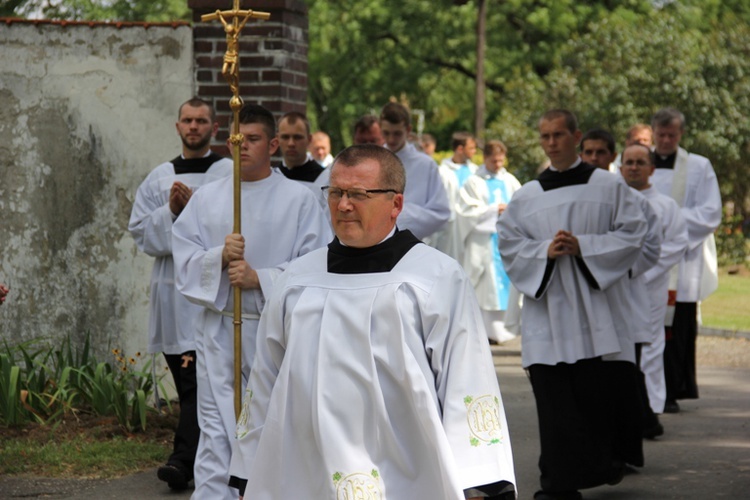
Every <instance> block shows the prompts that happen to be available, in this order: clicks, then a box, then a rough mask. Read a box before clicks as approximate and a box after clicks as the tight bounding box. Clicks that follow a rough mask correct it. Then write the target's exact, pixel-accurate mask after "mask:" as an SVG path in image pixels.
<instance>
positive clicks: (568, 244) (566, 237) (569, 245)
mask: <svg viewBox="0 0 750 500" xmlns="http://www.w3.org/2000/svg"><path fill="white" fill-rule="evenodd" d="M580 254H581V248H580V247H579V246H578V238H576V237H575V236H573V233H571V232H570V231H563V230H562V229H561V230H560V231H558V232H557V234H555V237H554V238H553V239H552V243H550V245H549V248H548V249H547V256H548V257H549V258H550V259H556V258H557V257H560V256H561V255H574V256H575V255H580Z"/></svg>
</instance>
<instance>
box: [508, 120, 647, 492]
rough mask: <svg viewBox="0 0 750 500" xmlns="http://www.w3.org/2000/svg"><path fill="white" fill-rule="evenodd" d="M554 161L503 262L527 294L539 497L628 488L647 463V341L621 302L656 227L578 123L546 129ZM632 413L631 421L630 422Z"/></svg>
mask: <svg viewBox="0 0 750 500" xmlns="http://www.w3.org/2000/svg"><path fill="white" fill-rule="evenodd" d="M539 132H540V143H541V146H542V148H543V149H544V151H545V153H546V154H547V156H548V157H549V159H550V161H551V166H550V167H549V168H548V169H547V170H545V171H544V172H542V174H541V175H540V176H539V178H538V180H535V181H531V182H529V183H527V184H525V185H524V186H523V187H522V188H521V189H520V190H519V191H516V193H515V194H514V195H513V198H512V200H511V201H510V203H509V204H508V206H507V207H506V209H505V211H504V212H503V214H502V215H501V216H500V218H499V220H498V235H499V245H500V255H501V256H502V259H503V263H504V264H505V269H506V271H507V273H508V275H509V276H510V278H511V281H512V283H513V284H514V285H515V286H516V288H518V290H519V291H520V292H521V293H523V294H524V296H525V297H524V306H523V309H522V322H521V330H522V337H521V338H522V364H523V366H524V368H527V369H528V371H529V376H530V380H531V384H532V388H533V390H534V397H535V399H536V404H537V414H538V416H539V431H540V441H541V457H540V459H539V468H540V470H541V477H540V483H541V487H542V489H541V490H540V491H538V492H537V493H536V494H535V495H534V498H536V499H538V500H542V499H544V500H548V499H554V500H573V499H579V498H581V494H580V492H579V491H578V490H580V489H584V488H591V487H594V486H599V485H603V484H616V483H617V482H619V481H620V480H621V479H622V474H623V470H624V463H625V462H627V463H634V464H636V465H638V464H637V463H636V461H638V460H640V461H641V462H642V460H643V455H642V449H641V448H640V433H641V427H640V421H639V415H640V414H639V413H638V405H639V402H640V400H639V398H638V392H637V390H636V388H637V386H636V381H637V379H636V370H635V365H634V362H635V344H634V339H633V338H632V333H633V332H631V328H630V325H629V322H630V321H629V320H630V318H628V317H626V311H629V310H630V309H629V308H628V309H627V310H626V309H618V307H617V301H616V300H615V299H614V297H625V296H627V295H628V294H629V292H630V284H629V283H628V279H629V273H630V270H631V267H632V266H633V265H634V264H635V262H636V261H637V260H638V258H639V257H640V256H641V246H642V245H643V243H644V241H645V238H646V233H647V230H648V224H647V222H646V219H645V217H644V213H643V210H642V209H641V202H640V200H639V199H638V198H637V197H636V196H637V195H636V193H634V192H632V191H631V190H630V188H628V187H627V185H625V183H624V182H621V181H620V180H618V179H617V178H616V177H615V176H613V175H611V174H610V173H608V172H605V171H603V170H601V169H597V168H596V167H594V166H593V165H589V164H586V163H582V162H581V159H580V158H579V157H578V154H577V151H576V148H577V146H578V143H579V141H580V140H581V131H580V130H578V125H577V120H576V118H575V115H573V114H572V113H571V112H569V111H567V110H552V111H548V112H547V113H545V114H544V116H542V118H541V120H540V121H539ZM625 413H627V414H628V415H624V414H625Z"/></svg>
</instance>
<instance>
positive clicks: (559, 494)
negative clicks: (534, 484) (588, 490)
mask: <svg viewBox="0 0 750 500" xmlns="http://www.w3.org/2000/svg"><path fill="white" fill-rule="evenodd" d="M534 500H583V495H581V493H580V492H578V491H575V490H572V491H543V490H539V491H537V492H536V493H534Z"/></svg>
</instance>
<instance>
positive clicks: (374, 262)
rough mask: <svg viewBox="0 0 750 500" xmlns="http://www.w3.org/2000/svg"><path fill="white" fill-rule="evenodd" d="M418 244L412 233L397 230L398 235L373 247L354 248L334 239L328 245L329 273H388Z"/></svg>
mask: <svg viewBox="0 0 750 500" xmlns="http://www.w3.org/2000/svg"><path fill="white" fill-rule="evenodd" d="M417 243H421V241H419V239H418V238H417V237H416V236H414V235H413V234H412V233H411V231H409V230H404V231H399V230H398V229H397V230H396V233H395V234H394V235H393V236H392V237H390V238H388V239H387V240H385V241H384V242H382V243H379V244H377V245H375V246H373V247H369V248H352V247H347V246H344V245H342V244H341V242H340V241H339V239H338V238H334V239H333V241H332V242H331V243H329V244H328V272H329V273H334V274H366V273H387V272H389V271H391V270H392V269H393V268H394V267H395V266H396V264H398V261H400V260H401V258H402V257H403V256H404V255H406V254H407V253H408V252H409V250H411V248H412V247H413V246H414V245H416V244H417Z"/></svg>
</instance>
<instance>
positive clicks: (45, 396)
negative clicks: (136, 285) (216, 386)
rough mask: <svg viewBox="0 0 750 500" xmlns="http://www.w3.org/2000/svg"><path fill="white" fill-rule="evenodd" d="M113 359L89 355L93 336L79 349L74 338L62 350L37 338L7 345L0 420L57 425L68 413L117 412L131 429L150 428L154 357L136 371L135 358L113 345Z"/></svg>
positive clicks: (1, 360)
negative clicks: (151, 368)
mask: <svg viewBox="0 0 750 500" xmlns="http://www.w3.org/2000/svg"><path fill="white" fill-rule="evenodd" d="M112 353H113V355H114V356H115V362H114V363H110V362H107V361H98V360H97V359H95V357H94V356H93V355H92V353H91V344H90V340H89V336H88V335H87V336H86V339H85V341H84V344H83V347H82V348H80V349H75V348H74V347H73V346H72V343H71V340H70V337H67V338H65V339H64V341H63V343H62V345H61V346H60V348H55V347H49V346H47V345H44V344H42V343H41V341H40V340H38V339H37V340H34V341H31V342H26V343H24V344H19V345H16V346H13V347H11V346H9V345H8V343H7V342H6V343H5V348H4V352H2V353H1V354H0V423H2V424H6V425H18V424H23V423H25V422H27V421H30V420H35V421H37V422H41V423H51V424H54V423H55V422H57V421H58V420H59V419H60V418H62V417H63V416H64V415H65V414H66V413H70V412H73V411H87V412H91V413H93V414H96V415H101V416H115V417H116V418H117V421H118V423H119V425H121V426H122V427H124V428H125V429H126V430H127V431H128V432H132V431H133V430H136V429H137V428H140V429H144V430H145V428H146V415H147V412H148V411H153V408H151V407H150V406H149V405H148V403H147V401H148V399H149V397H150V396H151V394H152V392H153V388H154V383H156V384H158V385H159V388H160V390H162V391H164V387H162V386H161V377H157V378H156V380H155V379H154V377H152V376H151V373H150V366H151V361H148V362H146V363H145V365H144V367H143V369H142V370H138V369H136V364H137V358H140V353H137V354H136V356H135V357H130V358H127V357H125V356H124V355H123V354H122V353H121V352H120V351H119V350H118V349H113V351H112Z"/></svg>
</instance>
